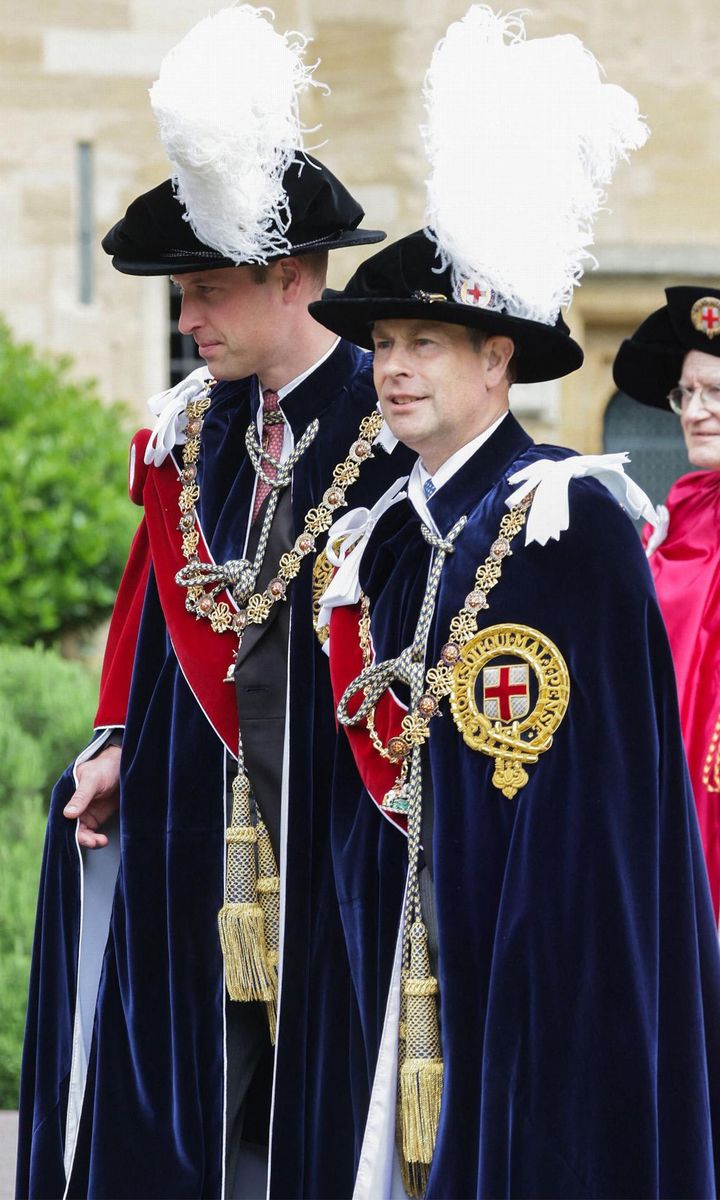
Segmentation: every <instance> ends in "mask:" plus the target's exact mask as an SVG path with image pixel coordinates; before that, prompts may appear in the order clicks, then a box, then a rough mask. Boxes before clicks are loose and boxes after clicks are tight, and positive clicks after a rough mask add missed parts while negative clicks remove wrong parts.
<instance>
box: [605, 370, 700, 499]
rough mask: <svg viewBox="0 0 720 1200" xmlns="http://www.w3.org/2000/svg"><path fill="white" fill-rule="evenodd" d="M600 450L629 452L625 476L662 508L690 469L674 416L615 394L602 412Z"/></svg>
mask: <svg viewBox="0 0 720 1200" xmlns="http://www.w3.org/2000/svg"><path fill="white" fill-rule="evenodd" d="M603 449H604V451H605V453H606V454H614V453H617V451H618V450H627V451H628V453H629V454H630V465H629V467H628V468H627V472H628V474H629V475H631V476H632V478H633V479H634V480H635V482H636V483H639V484H640V487H641V488H643V489H644V490H645V491H646V492H647V494H648V496H649V497H650V499H651V500H652V502H653V504H664V503H665V497H666V496H667V494H668V492H669V490H670V487H671V486H672V484H673V483H674V482H675V480H676V479H677V478H678V476H680V475H686V474H687V472H688V471H690V470H691V469H692V468H691V466H690V464H689V462H688V456H687V450H686V449H685V440H684V438H683V435H682V430H681V428H680V422H679V420H678V418H677V417H676V416H675V414H674V413H671V412H669V411H667V410H665V409H662V408H650V407H649V405H647V404H639V403H638V402H637V400H631V399H630V397H629V396H626V395H625V394H624V392H616V393H615V395H614V396H613V397H612V399H611V401H610V403H609V404H608V406H607V408H606V409H605V425H604V432H603Z"/></svg>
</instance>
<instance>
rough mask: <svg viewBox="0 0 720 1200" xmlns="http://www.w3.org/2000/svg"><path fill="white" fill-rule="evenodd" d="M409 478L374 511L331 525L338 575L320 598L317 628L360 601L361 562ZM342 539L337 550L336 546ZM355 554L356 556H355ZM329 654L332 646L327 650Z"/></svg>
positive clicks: (356, 511) (359, 511) (331, 557)
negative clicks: (383, 517) (346, 605)
mask: <svg viewBox="0 0 720 1200" xmlns="http://www.w3.org/2000/svg"><path fill="white" fill-rule="evenodd" d="M407 481H408V477H407V475H403V476H402V477H401V478H400V479H396V480H395V482H394V483H391V484H390V487H389V488H388V489H387V491H386V492H384V493H383V495H382V496H381V497H380V499H379V500H378V501H377V503H376V504H374V505H373V507H372V508H370V509H368V508H351V509H350V511H349V512H347V513H345V515H344V516H342V517H340V518H339V519H338V520H337V521H335V522H334V523H333V525H331V527H330V529H329V531H328V540H327V543H326V546H325V554H326V555H327V558H328V562H330V563H331V564H332V565H333V566H334V567H337V570H336V572H335V575H334V576H333V578H332V580H331V582H330V583H329V585H328V586H327V588H326V589H325V591H324V592H323V594H322V596H321V598H320V611H319V613H318V621H317V627H318V629H322V628H323V627H324V626H325V625H328V624H329V623H330V613H331V612H332V610H333V608H341V607H342V606H343V605H345V604H357V602H358V600H359V599H360V578H359V576H360V562H361V560H362V556H363V553H364V550H365V547H366V546H367V544H368V540H369V538H370V534H371V533H372V531H373V529H374V528H375V526H376V524H377V522H378V520H379V519H380V517H381V516H382V515H383V513H384V512H387V510H388V509H389V508H391V507H392V505H393V504H396V503H397V501H398V500H402V499H403V498H404V496H405V491H404V489H405V485H406V483H407ZM340 538H342V542H341V545H340V546H339V547H338V549H337V550H335V549H334V548H333V543H335V542H337V541H338V540H339V539H340ZM351 551H352V553H351ZM323 649H324V650H325V653H326V654H327V653H328V652H329V643H328V641H326V642H325V645H324V647H323Z"/></svg>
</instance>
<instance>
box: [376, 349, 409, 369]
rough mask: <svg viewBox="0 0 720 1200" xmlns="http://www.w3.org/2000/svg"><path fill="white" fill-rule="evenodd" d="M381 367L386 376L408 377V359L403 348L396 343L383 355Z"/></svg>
mask: <svg viewBox="0 0 720 1200" xmlns="http://www.w3.org/2000/svg"><path fill="white" fill-rule="evenodd" d="M383 367H384V369H385V371H386V373H387V374H388V375H409V374H410V359H409V355H408V353H407V350H406V349H405V347H404V346H402V345H398V344H397V343H396V344H395V345H394V346H393V347H392V348H391V349H390V350H389V351H388V353H387V354H386V355H385V359H384V362H383Z"/></svg>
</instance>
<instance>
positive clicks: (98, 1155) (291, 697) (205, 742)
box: [18, 155, 408, 1198]
mask: <svg viewBox="0 0 720 1200" xmlns="http://www.w3.org/2000/svg"><path fill="white" fill-rule="evenodd" d="M284 188H285V192H286V194H287V200H288V213H289V217H290V224H289V226H288V228H286V229H285V230H284V235H285V239H286V247H287V248H286V251H285V253H282V254H278V255H276V256H274V257H272V258H271V259H270V261H269V262H268V264H267V265H265V266H263V267H258V266H255V265H240V266H236V265H233V263H232V262H230V261H228V260H227V259H226V258H225V257H224V255H223V254H222V253H220V252H219V251H218V250H216V249H214V248H213V246H211V245H207V244H205V243H203V242H201V241H200V240H199V239H198V237H197V236H196V235H195V233H194V232H193V230H192V229H191V226H190V224H188V222H187V221H186V220H185V219H184V216H185V213H184V209H183V206H182V205H181V204H180V202H179V201H178V200H177V199H176V198H175V195H174V192H173V187H172V184H171V181H170V180H168V181H166V183H164V184H162V185H160V186H159V187H157V188H155V189H153V191H151V192H149V193H147V194H145V195H144V196H141V197H139V198H138V199H137V200H135V201H134V202H133V204H131V205H130V208H129V209H128V211H127V213H126V215H125V217H124V218H123V219H122V220H121V221H120V222H119V223H118V224H117V225H116V226H115V227H114V228H113V229H112V230H111V231H110V233H109V234H108V235H107V237H106V239H105V241H104V243H103V244H104V247H105V249H106V250H107V252H108V253H110V254H112V255H113V263H114V265H115V266H116V268H117V269H119V270H121V271H123V272H126V273H129V274H139V275H172V276H173V277H174V279H175V281H176V283H177V284H178V285H179V286H180V288H181V289H182V294H183V300H182V314H181V318H180V328H181V329H182V330H183V331H185V332H186V333H191V334H192V335H193V336H194V338H195V340H196V342H197V343H198V346H199V349H200V352H201V354H202V355H203V357H204V358H205V359H206V361H207V364H208V367H209V371H208V372H203V371H199V372H195V373H194V375H193V376H191V377H190V378H189V379H188V380H186V381H184V383H183V384H181V385H179V386H178V388H176V389H174V390H173V391H172V392H170V393H168V394H167V395H166V396H164V397H162V398H161V403H159V404H158V405H156V416H157V418H158V419H157V423H156V426H155V430H154V432H153V434H152V436H151V437H150V439H149V442H148V438H147V434H145V435H144V436H142V437H140V435H138V439H136V444H135V447H134V454H133V460H132V465H131V493H132V494H133V497H134V498H135V499H136V501H137V502H138V503H141V504H144V507H145V520H144V521H143V523H142V525H141V527H140V530H139V532H138V535H137V537H136V539H135V543H134V546H133V551H132V553H131V557H130V560H129V563H128V568H127V571H126V574H125V577H124V580H123V583H122V585H121V589H120V593H119V597H118V602H117V605H116V610H115V615H114V618H113V624H112V628H111V631H110V636H109V641H108V650H107V654H106V660H105V667H104V673H103V683H102V690H101V700H100V708H99V711H98V716H97V719H96V737H95V740H94V741H93V743H92V745H91V746H90V747H89V748H88V750H87V751H86V752H84V753H83V754H81V755H80V757H79V758H78V759H77V760H76V763H75V764H74V768H70V769H69V770H68V772H66V774H65V776H64V777H63V778H62V780H61V781H60V783H59V784H58V787H57V788H56V790H55V792H54V795H53V800H52V805H51V810H50V815H49V824H48V834H47V841H46V848H45V857H44V864H43V872H42V880H41V891H40V903H39V910H38V925H37V939H36V945H35V951H34V958H33V969H32V978H31V986H30V1001H29V1012H28V1027H27V1036H26V1045H25V1056H24V1067H23V1080H22V1094H21V1114H20V1148H19V1168H18V1194H19V1195H20V1196H23V1197H25V1196H32V1197H50V1196H53V1197H55V1196H60V1195H62V1194H63V1193H64V1192H65V1190H66V1187H67V1188H68V1194H69V1195H72V1196H108V1197H109V1196H114V1197H119V1196H127V1197H129V1196H136V1197H140V1196H153V1197H163V1196H164V1197H167V1198H171V1197H172V1198H176V1197H180V1196H187V1197H200V1196H203V1197H218V1196H221V1195H226V1196H228V1197H233V1196H254V1195H258V1194H260V1193H261V1192H263V1193H264V1188H265V1183H264V1176H265V1174H266V1162H267V1158H268V1149H267V1142H268V1122H269V1110H270V1106H271V1102H272V1108H273V1113H274V1126H275V1128H276V1129H279V1130H280V1133H279V1135H277V1136H275V1138H274V1141H273V1149H272V1155H273V1158H274V1166H273V1169H272V1180H271V1185H270V1186H271V1189H272V1192H273V1194H276V1195H281V1196H288V1195H300V1194H308V1195H340V1194H344V1193H346V1192H347V1191H348V1190H349V1189H350V1187H351V1184H352V1158H353V1143H352V1122H351V1113H350V1107H349V1106H350V1099H351V1098H350V1090H349V1085H348V1083H347V1080H346V1076H347V1072H348V1063H347V1060H345V1061H344V1062H339V1063H335V1064H331V1065H329V1067H328V1069H327V1070H326V1071H325V1072H324V1073H323V1072H320V1071H315V1070H313V1071H312V1072H310V1071H309V1069H308V1065H307V1046H308V1045H314V1044H315V1043H316V1042H317V1041H318V1039H319V1033H318V1029H319V1028H320V1027H321V1026H322V1025H323V1023H324V1022H326V1021H327V1022H330V1023H331V1024H332V1025H333V1026H334V1027H336V1028H338V1029H340V1028H342V1027H343V1026H344V1025H345V1024H346V1023H347V1021H348V1019H349V1013H350V1010H351V1006H352V1004H353V1003H354V1001H353V998H352V992H351V986H350V976H349V970H348V966H347V956H346V954H345V949H344V943H343V939H342V931H341V926H340V923H339V920H338V917H337V911H336V907H335V906H334V904H326V903H325V896H326V895H327V896H330V893H331V888H332V877H331V862H330V854H329V850H328V830H329V819H328V816H327V805H328V803H329V796H330V782H331V781H330V771H331V766H332V756H331V755H330V754H328V746H329V745H331V744H332V740H333V738H334V733H335V722H334V712H333V704H332V696H331V691H330V686H329V680H328V678H327V667H326V663H325V660H324V657H323V655H322V652H321V649H320V646H319V644H318V642H317V639H316V637H315V632H314V630H313V622H312V605H313V581H312V559H313V556H312V555H309V556H308V555H307V554H305V556H304V557H303V558H302V561H301V563H300V564H299V569H298V573H297V577H296V578H293V579H292V580H291V581H290V582H289V584H288V587H287V599H286V600H285V601H280V602H278V603H276V604H275V605H274V606H272V608H271V611H270V613H269V615H268V617H267V620H265V621H264V622H262V623H261V624H260V625H255V626H250V627H249V630H248V633H247V634H246V637H245V638H244V639H243V644H242V649H241V652H240V654H239V656H238V660H237V664H236V668H235V680H234V682H235V687H233V686H232V683H227V682H223V676H224V675H225V671H226V669H227V668H228V667H229V666H230V664H231V662H232V659H233V648H234V647H237V638H236V637H234V636H233V633H232V630H230V631H229V633H228V632H226V633H225V634H223V632H222V627H220V629H218V630H216V629H214V628H211V627H210V623H209V622H208V621H207V620H201V619H196V616H195V615H194V613H193V612H191V611H188V608H187V606H186V591H185V590H183V588H181V587H180V586H179V584H178V583H177V582H176V579H175V576H176V574H177V572H178V570H179V569H181V568H183V567H184V566H186V565H187V564H186V556H185V557H184V556H183V553H182V552H181V546H182V540H183V532H182V530H183V529H184V528H185V526H183V527H182V528H179V524H180V517H181V514H180V511H179V509H178V503H179V494H180V483H185V482H186V480H185V479H184V478H181V479H180V480H179V473H180V472H181V471H184V470H185V468H184V467H183V457H182V456H183V453H184V451H183V444H184V443H185V440H186V437H187V438H189V437H190V435H191V433H192V430H190V429H186V428H185V423H184V422H183V418H182V413H183V406H184V401H185V400H186V399H187V397H188V396H191V397H192V396H195V397H197V396H201V395H204V394H205V391H206V390H207V389H206V384H205V378H204V376H205V375H209V374H210V373H212V375H213V376H214V378H215V379H216V380H218V382H217V384H216V385H215V386H213V387H211V388H210V389H209V398H210V407H209V409H208V411H207V413H206V414H205V415H204V420H203V428H202V434H201V439H200V454H199V458H198V460H197V468H196V470H197V474H196V475H195V474H193V471H194V470H195V468H194V465H193V464H190V472H191V474H192V477H193V479H194V480H195V481H196V482H197V484H198V486H199V496H198V498H197V500H196V504H195V510H196V514H197V522H196V524H195V522H193V520H192V515H191V520H190V528H191V530H192V529H194V528H197V530H198V531H199V534H200V543H199V548H198V553H199V554H200V556H201V558H202V559H203V561H205V562H206V563H210V564H212V563H216V564H223V563H225V562H227V561H228V560H231V561H236V560H239V559H241V558H242V557H243V556H244V555H246V556H247V557H248V558H250V559H252V557H253V552H254V544H255V543H257V541H258V538H259V531H260V529H261V527H262V522H263V518H264V514H265V512H266V509H267V505H268V503H269V500H268V497H267V496H266V497H265V498H264V499H262V498H261V497H260V498H258V496H257V489H258V486H259V480H258V477H257V476H256V472H255V470H254V467H253V462H252V461H251V459H250V456H249V454H248V451H247V449H246V434H247V431H248V427H249V426H251V427H252V428H255V426H257V428H258V435H257V440H258V442H259V441H260V439H261V438H262V434H263V425H264V420H263V416H264V415H265V416H266V415H267V414H265V413H264V410H265V402H264V401H263V400H262V399H261V397H262V395H263V392H264V391H268V390H269V391H271V392H272V393H275V394H276V396H277V398H278V402H277V403H276V406H275V409H276V411H275V412H274V413H273V420H274V421H275V422H277V419H278V417H277V408H278V407H279V411H280V414H281V421H282V437H281V449H280V452H279V454H278V452H277V451H276V457H277V458H278V460H279V462H280V463H282V462H284V461H285V460H286V459H287V457H288V455H289V454H291V453H293V452H294V451H296V450H297V448H298V445H299V444H300V443H301V440H302V438H303V435H304V434H305V432H306V430H307V428H308V426H310V425H311V423H312V422H313V421H314V420H316V421H317V424H318V428H317V432H316V434H315V436H314V439H313V440H312V441H311V443H310V445H309V446H308V448H307V449H306V451H305V452H304V453H303V454H302V456H301V457H300V458H299V459H298V461H297V462H296V463H295V466H294V467H293V470H292V477H291V482H290V483H289V485H288V486H286V487H285V488H284V490H283V491H282V493H281V496H280V500H279V502H278V506H277V509H276V511H275V515H274V517H273V519H272V523H271V528H270V533H269V539H268V543H267V546H266V549H265V555H264V559H263V563H262V567H261V569H260V574H259V576H258V579H257V584H256V590H257V591H258V592H259V593H262V592H263V589H265V588H266V586H267V585H268V581H269V580H272V579H273V578H274V577H275V576H277V574H278V570H279V562H280V559H281V557H282V555H283V554H285V553H286V552H288V551H291V550H292V548H293V543H294V542H295V540H296V539H297V538H298V535H300V534H301V533H302V531H303V527H304V524H305V520H306V514H307V513H308V512H309V511H310V510H311V509H313V507H317V506H318V505H320V504H321V502H322V499H323V495H324V494H325V493H326V491H327V489H328V488H329V487H330V485H331V484H332V483H333V471H334V468H335V467H336V466H337V465H338V464H339V463H342V462H343V461H344V460H345V459H346V458H347V456H348V454H349V452H350V449H351V447H352V446H353V444H355V443H356V442H357V439H358V435H359V429H360V425H361V423H362V422H363V421H364V420H365V419H366V418H367V417H368V416H369V415H371V414H376V398H375V394H374V391H373V388H372V378H371V372H370V366H369V356H368V355H367V354H366V353H365V352H364V351H362V350H359V349H358V348H357V347H354V346H352V345H350V344H349V343H348V342H345V341H343V340H342V339H338V338H336V337H335V336H334V335H331V334H329V333H328V332H327V331H326V330H324V329H322V328H321V326H319V325H318V324H316V322H315V321H313V320H312V319H311V317H310V316H309V315H308V312H307V305H308V302H309V301H310V300H312V299H314V298H316V297H318V296H319V295H320V292H321V290H322V286H323V283H324V276H325V269H326V264H327V251H328V250H329V249H336V248H339V247H342V246H349V245H358V244H363V243H368V242H374V241H377V240H379V239H380V238H381V237H382V236H383V235H382V234H380V233H377V232H375V231H372V230H369V231H368V230H362V229H359V228H358V225H359V222H360V220H361V219H362V216H363V212H362V209H361V208H360V206H359V205H358V204H357V203H356V202H355V200H354V199H353V198H352V196H350V194H349V193H348V192H347V191H346V189H345V188H344V187H343V186H342V184H341V183H340V182H339V181H338V180H337V179H336V178H335V177H334V176H333V175H332V174H331V172H330V171H328V169H327V168H326V167H324V166H322V165H321V164H319V163H317V161H316V160H312V159H308V158H306V157H304V156H301V155H298V156H297V157H296V160H295V161H294V162H293V163H292V164H291V166H290V168H289V169H288V171H287V172H286V174H285V178H284ZM268 411H269V409H268ZM276 427H277V426H276ZM366 449H367V448H366ZM404 454H405V452H404V451H403V450H402V448H400V451H399V452H398V453H396V454H394V455H389V454H387V453H386V452H385V451H384V450H382V449H380V448H377V447H376V448H374V452H373V453H372V455H370V457H369V459H368V461H365V457H367V455H365V456H364V457H363V461H362V463H361V467H360V477H359V479H358V481H357V482H356V483H354V484H352V489H354V490H350V489H349V492H348V494H349V496H350V497H353V500H354V502H356V503H357V502H359V503H364V502H368V501H372V500H374V499H375V498H376V496H377V495H379V494H380V493H381V492H383V491H384V490H385V489H386V488H387V486H388V484H389V483H390V482H391V481H392V480H393V479H394V478H395V476H396V475H397V474H401V473H402V471H403V466H404V462H403V455H404ZM268 461H269V460H267V459H263V463H264V464H265V468H267V464H268ZM358 461H359V460H358ZM407 461H408V458H407V456H405V462H407ZM406 469H407V468H406ZM188 478H189V477H188ZM266 490H267V489H266ZM306 550H307V547H305V551H306ZM223 596H225V600H226V602H227V606H228V607H229V610H230V611H231V612H232V611H235V609H233V607H232V605H233V599H232V596H230V595H226V594H225V593H224V592H223V593H221V595H220V596H218V600H220V599H222V597H223ZM236 704H237V706H238V707H239V708H240V714H241V722H240V723H241V730H242V733H243V741H244V751H245V760H246V764H247V765H248V767H249V774H250V777H251V780H252V784H253V787H254V789H255V791H256V795H259V796H261V797H262V799H261V801H260V807H261V809H262V812H263V817H264V819H265V822H266V824H267V826H268V828H269V830H270V835H271V841H272V845H273V850H274V852H275V855H276V858H277V859H278V861H279V863H280V875H281V879H282V891H281V895H280V900H281V905H282V914H281V950H280V953H281V956H282V972H281V979H280V987H281V997H280V1002H279V1024H278V1032H277V1050H276V1054H275V1055H273V1051H272V1047H271V1045H270V1038H269V1033H268V1022H267V1017H266V1013H265V1005H264V1004H262V1003H260V1002H258V1001H255V1002H247V1003H241V1002H238V1001H232V1000H230V999H229V998H228V996H227V995H226V990H225V982H224V976H223V959H222V956H221V951H220V943H219V939H218V928H217V915H218V911H219V910H220V908H221V906H222V905H223V896H224V889H225V827H226V825H227V824H228V812H227V811H226V803H227V794H228V792H229V788H230V783H231V780H232V778H233V776H234V774H235V771H236V764H235V755H236V754H237V747H238V708H237V707H236ZM319 996H322V997H323V1000H322V1004H321V1003H320V1002H319V999H318V997H319ZM271 1093H272V1099H271ZM330 1096H332V1098H333V1099H332V1102H333V1105H334V1107H335V1109H336V1111H337V1112H338V1114H339V1116H340V1117H341V1124H342V1126H343V1128H344V1130H346V1131H347V1136H348V1137H349V1138H350V1141H349V1144H348V1145H347V1146H345V1148H344V1151H343V1146H344V1143H343V1141H342V1137H341V1138H340V1139H339V1141H338V1144H337V1153H334V1154H332V1155H329V1154H328V1153H327V1152H326V1148H325V1147H324V1145H323V1144H322V1142H321V1141H318V1140H317V1139H316V1135H315V1130H314V1127H313V1123H312V1116H313V1112H314V1110H315V1108H317V1107H319V1106H321V1104H324V1103H328V1099H329V1097H330Z"/></svg>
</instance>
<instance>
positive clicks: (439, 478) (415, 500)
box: [408, 409, 509, 533]
mask: <svg viewBox="0 0 720 1200" xmlns="http://www.w3.org/2000/svg"><path fill="white" fill-rule="evenodd" d="M508 412H509V409H505V412H504V413H501V414H500V416H499V417H498V418H497V420H496V421H493V423H492V425H489V426H488V428H487V429H483V431H482V433H479V434H478V436H477V437H474V438H473V439H472V441H470V442H466V443H465V445H464V446H461V447H460V449H459V450H456V451H455V453H454V454H451V455H450V457H449V458H448V459H446V460H445V462H444V463H443V464H442V466H440V467H438V469H437V471H436V472H435V474H434V475H431V474H430V473H429V471H427V470H426V469H425V467H424V466H423V464H422V461H421V459H418V460H417V462H416V463H415V466H414V467H413V469H412V472H411V474H410V479H409V480H408V500H409V501H410V503H411V504H412V506H413V508H414V509H415V511H416V513H417V514H418V516H419V517H420V520H421V521H423V522H424V524H425V525H427V526H428V527H429V528H430V529H432V530H433V532H434V533H438V529H437V526H436V525H435V522H434V521H433V519H432V517H431V515H430V509H429V508H428V504H427V499H426V497H425V492H424V490H423V489H424V485H425V483H426V482H427V480H428V479H432V481H433V484H434V485H435V491H436V492H439V491H440V488H441V487H442V486H443V484H445V483H447V481H448V479H452V477H453V475H454V474H455V473H456V472H457V471H459V470H460V468H461V467H463V466H464V465H465V463H466V462H467V461H468V459H469V458H472V456H473V454H474V453H475V451H476V450H479V449H480V447H481V446H482V444H483V442H486V441H487V440H488V438H490V437H492V435H493V434H494V432H495V430H496V429H497V428H498V426H499V425H500V424H501V423H502V422H503V421H504V420H505V418H506V416H507V415H508ZM433 494H434V493H433Z"/></svg>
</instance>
